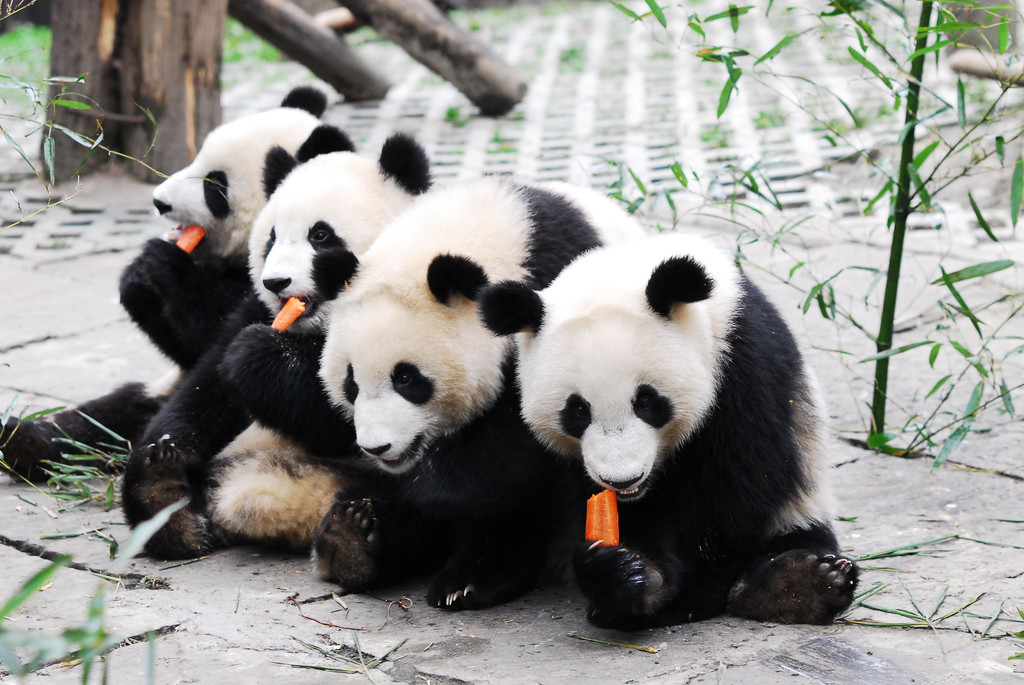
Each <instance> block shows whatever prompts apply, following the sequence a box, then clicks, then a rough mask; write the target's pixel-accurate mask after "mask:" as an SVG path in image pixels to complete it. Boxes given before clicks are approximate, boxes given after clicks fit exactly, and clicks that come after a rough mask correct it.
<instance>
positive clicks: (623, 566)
mask: <svg viewBox="0 0 1024 685" xmlns="http://www.w3.org/2000/svg"><path fill="white" fill-rule="evenodd" d="M481 311H482V315H483V317H484V320H485V321H486V323H487V325H488V327H489V328H491V330H493V331H494V332H495V333H497V334H499V335H510V334H512V333H517V334H518V335H517V336H516V339H517V350H518V361H519V364H518V367H517V378H518V383H519V387H520V390H521V393H522V398H521V402H522V415H523V417H524V418H525V420H526V422H527V423H528V424H529V426H530V428H531V429H532V430H533V432H534V433H535V435H536V436H537V437H538V438H539V439H540V440H541V441H543V443H544V444H545V445H546V446H548V447H549V448H550V449H551V450H552V451H554V452H558V453H560V454H562V455H566V456H568V457H569V458H570V459H571V460H572V461H574V462H576V463H579V464H582V466H583V467H584V469H585V471H586V474H587V476H588V477H589V479H590V481H592V487H594V488H602V489H603V488H610V489H612V490H614V491H615V492H616V497H617V500H618V504H619V520H620V526H621V529H620V540H621V543H620V545H619V546H595V545H594V543H592V542H584V541H580V542H579V543H578V546H577V550H576V553H575V555H574V566H575V570H576V574H577V576H578V579H579V582H580V584H581V587H582V590H583V592H584V594H585V595H586V597H587V599H588V601H589V608H588V612H587V615H588V618H589V619H590V620H591V621H592V622H594V623H595V624H597V625H600V626H604V627H608V628H617V629H625V630H633V629H640V628H649V627H655V626H662V625H668V624H674V623H680V622H684V621H691V620H699V619H702V618H707V617H710V616H714V615H716V614H720V613H722V612H724V611H729V612H730V613H732V614H734V615H736V616H742V617H749V618H753V619H759V620H770V621H780V622H795V623H827V622H830V621H832V620H833V619H834V617H835V616H836V615H837V614H838V613H839V612H840V611H842V610H843V609H845V608H846V607H847V606H848V605H849V604H850V602H851V600H852V597H853V592H854V589H855V586H856V582H857V575H858V570H857V567H856V566H855V565H854V563H853V562H852V561H851V560H850V559H849V558H847V557H846V556H844V555H843V554H842V553H841V552H840V551H839V547H838V543H837V541H836V537H835V534H834V533H833V530H832V525H831V520H832V516H833V514H832V498H831V496H830V488H829V483H828V452H827V446H826V443H827V441H826V426H825V420H824V418H823V415H824V410H823V405H822V399H821V396H820V395H819V393H818V390H817V387H816V383H815V380H814V377H813V375H812V373H811V371H810V369H808V368H807V367H806V366H805V364H804V361H803V359H802V357H801V355H800V352H799V350H798V346H797V344H796V341H795V340H794V339H793V336H792V335H791V334H790V331H789V330H788V328H787V327H786V324H785V323H784V322H783V320H782V317H781V316H780V315H779V313H778V312H777V311H776V309H775V308H774V307H773V306H772V304H771V303H770V302H769V301H768V300H767V298H766V297H765V296H764V294H763V293H762V292H761V291H760V290H759V289H758V288H757V287H756V286H755V285H754V284H753V283H752V282H751V281H750V280H749V279H748V278H747V277H746V276H745V275H744V274H743V272H742V271H741V270H740V269H739V268H738V267H737V266H736V264H735V263H734V262H733V261H731V260H730V259H729V258H728V257H727V256H726V255H725V254H723V253H721V252H719V251H718V250H717V249H716V248H715V247H714V246H713V245H711V244H710V243H709V242H707V241H706V240H704V239H702V238H699V237H696V236H693V235H683V234H665V235H662V236H658V237H649V238H645V239H643V240H640V241H635V242H630V243H624V244H619V245H611V246H607V247H604V248H600V249H596V250H594V251H592V252H589V253H587V254H586V255H584V256H582V257H580V258H579V259H577V260H576V261H574V262H573V263H572V264H570V265H569V266H568V267H567V268H566V269H565V270H564V271H563V272H562V273H561V274H560V275H559V277H558V278H556V279H555V280H554V281H553V282H552V283H551V284H550V285H549V286H548V287H547V288H544V289H541V290H540V291H539V292H537V291H536V290H535V289H534V288H533V287H531V285H529V284H524V283H514V282H510V283H502V284H497V285H494V286H492V287H490V288H488V289H487V291H486V292H484V293H483V294H482V295H481ZM574 495H575V493H567V496H574ZM577 506H578V507H580V508H583V506H584V505H583V502H582V501H580V502H578V503H577ZM579 537H580V539H582V530H581V531H580V535H579Z"/></svg>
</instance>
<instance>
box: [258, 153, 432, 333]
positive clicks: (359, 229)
mask: <svg viewBox="0 0 1024 685" xmlns="http://www.w3.org/2000/svg"><path fill="white" fill-rule="evenodd" d="M412 197H413V196H412V195H410V194H409V193H408V192H407V191H406V190H404V189H403V188H402V187H401V186H400V185H399V184H398V183H397V182H395V181H394V180H393V179H391V178H387V177H385V176H384V175H383V174H382V172H381V170H380V168H379V166H378V164H377V161H376V160H373V159H368V158H366V157H363V156H360V155H357V154H356V153H354V152H332V153H330V154H326V155H319V156H317V157H314V158H313V159H311V160H309V161H308V162H305V163H304V164H301V165H300V166H298V167H297V168H296V169H295V170H294V171H292V172H291V173H290V174H288V176H287V177H286V178H285V180H284V181H283V182H282V184H281V187H280V188H279V189H277V190H275V191H274V193H273V195H271V197H270V199H269V200H268V201H267V208H266V209H265V210H264V211H263V212H261V213H260V214H259V216H258V217H257V219H256V221H255V222H254V223H253V227H252V232H251V235H250V237H249V272H250V275H251V277H252V282H253V285H254V287H255V288H256V292H257V294H258V295H259V297H260V299H261V300H262V301H263V303H264V304H266V305H267V308H268V309H269V310H270V311H272V312H276V311H278V310H279V309H280V308H281V306H282V305H283V304H284V302H285V301H286V300H287V299H288V298H289V297H297V298H299V299H302V300H304V301H305V302H306V304H307V309H306V312H305V313H304V314H303V315H302V316H300V317H299V319H298V320H297V321H296V322H295V324H294V325H293V328H292V330H293V331H295V332H297V333H302V332H308V331H314V330H315V331H320V330H322V329H323V326H324V323H325V321H324V316H325V313H324V310H323V309H322V308H321V307H320V305H322V304H323V302H321V301H318V300H317V299H316V297H315V296H316V293H317V286H316V283H315V282H314V273H313V266H314V257H315V253H314V249H313V246H312V245H311V244H310V241H309V237H310V236H309V230H310V228H311V227H312V226H313V225H314V224H316V223H317V222H318V221H325V222H326V223H328V224H330V226H331V227H332V228H333V229H334V232H335V233H336V234H337V235H338V236H339V237H341V238H342V239H343V240H344V241H345V243H346V245H347V247H348V249H349V251H351V252H352V253H354V254H356V255H361V254H363V253H364V252H366V250H367V249H368V248H369V247H370V245H371V244H372V243H373V241H374V240H376V238H377V236H378V235H379V234H380V232H381V230H382V229H383V228H384V226H386V225H387V224H388V223H389V222H390V221H391V220H392V219H393V218H394V217H395V216H397V215H398V214H399V213H400V212H401V210H403V209H404V208H405V207H406V206H407V205H408V204H409V203H410V202H411V201H412ZM272 230H273V232H274V241H273V247H272V248H271V249H270V252H269V253H268V252H266V246H267V245H268V241H269V240H270V234H271V231H272ZM280 278H285V279H289V280H290V284H289V285H288V286H287V287H286V288H285V289H284V290H282V291H280V292H279V293H276V294H275V293H273V292H271V291H270V290H268V289H267V288H266V287H265V286H264V282H265V281H267V280H269V279H280ZM311 300H312V301H311Z"/></svg>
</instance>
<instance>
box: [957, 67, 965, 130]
mask: <svg viewBox="0 0 1024 685" xmlns="http://www.w3.org/2000/svg"><path fill="white" fill-rule="evenodd" d="M966 99H967V97H966V93H965V90H964V82H963V80H962V79H961V78H960V77H957V79H956V120H957V123H959V124H960V128H967V104H966Z"/></svg>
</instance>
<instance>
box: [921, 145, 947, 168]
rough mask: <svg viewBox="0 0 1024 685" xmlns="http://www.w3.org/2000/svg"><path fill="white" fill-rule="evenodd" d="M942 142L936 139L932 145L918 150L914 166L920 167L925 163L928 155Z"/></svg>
mask: <svg viewBox="0 0 1024 685" xmlns="http://www.w3.org/2000/svg"><path fill="white" fill-rule="evenodd" d="M940 142H942V141H939V140H936V141H935V142H933V143H932V144H931V145H929V146H928V147H926V148H925V149H923V150H921V151H920V152H918V153H917V156H916V157H914V166H915V167H917V168H918V169H920V168H921V165H922V164H924V162H925V160H926V159H928V157H930V156H931V154H932V153H933V152H935V148H937V147H938V146H939V143H940Z"/></svg>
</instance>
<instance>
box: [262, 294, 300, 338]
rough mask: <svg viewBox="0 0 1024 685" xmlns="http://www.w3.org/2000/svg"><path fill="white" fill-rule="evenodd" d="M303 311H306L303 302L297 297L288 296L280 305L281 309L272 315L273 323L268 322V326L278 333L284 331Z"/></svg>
mask: <svg viewBox="0 0 1024 685" xmlns="http://www.w3.org/2000/svg"><path fill="white" fill-rule="evenodd" d="M304 311H306V303H305V302H303V301H302V300H300V299H299V298H297V297H289V298H288V301H287V302H285V303H284V306H283V307H281V311H279V312H278V313H277V316H275V317H274V323H272V324H270V327H271V328H273V329H274V330H275V331H277V332H279V333H284V332H285V331H286V330H288V327H289V326H291V325H292V324H293V323H295V319H297V318H299V316H300V315H301V314H302V312H304Z"/></svg>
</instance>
